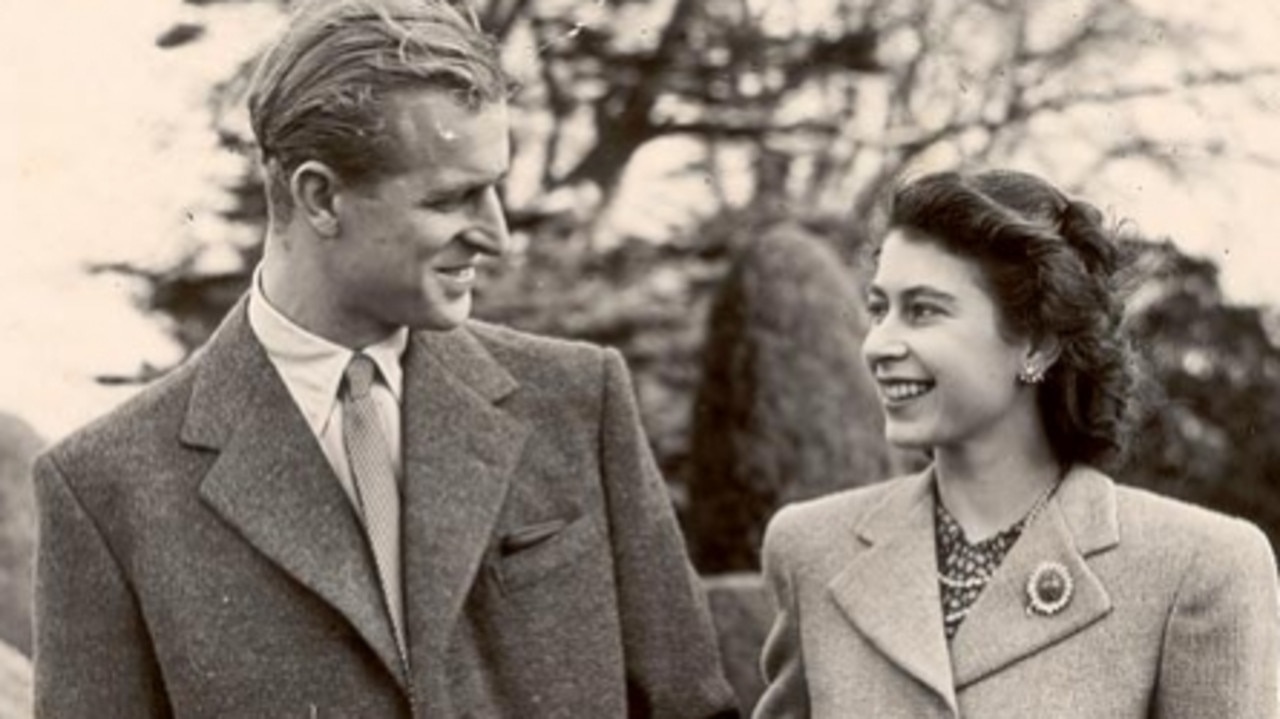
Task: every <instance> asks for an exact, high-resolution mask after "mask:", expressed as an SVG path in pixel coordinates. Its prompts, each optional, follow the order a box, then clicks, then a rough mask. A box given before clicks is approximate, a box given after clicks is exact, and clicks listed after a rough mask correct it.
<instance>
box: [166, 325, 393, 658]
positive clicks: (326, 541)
mask: <svg viewBox="0 0 1280 719" xmlns="http://www.w3.org/2000/svg"><path fill="white" fill-rule="evenodd" d="M202 354H203V355H204V356H203V358H202V359H200V360H199V361H200V365H199V370H198V375H197V377H196V379H195V384H194V387H193V390H192V395H191V403H190V407H189V409H188V414H187V418H186V422H185V424H184V426H183V430H182V438H183V441H185V442H187V443H188V444H191V445H194V446H199V447H205V448H209V449H214V450H217V451H218V453H219V454H218V457H217V459H216V460H215V462H214V464H213V466H212V468H211V469H210V470H209V472H208V473H207V474H206V475H205V477H204V480H203V482H202V483H201V485H200V494H201V496H202V497H203V499H204V501H205V502H207V503H208V504H209V506H210V507H212V508H213V510H214V511H216V512H217V513H218V514H219V515H220V516H221V517H222V518H223V519H224V520H225V521H226V522H227V523H228V524H230V525H231V526H232V527H234V528H235V529H236V530H237V531H239V533H240V534H241V535H242V536H243V537H244V538H245V540H246V541H248V542H249V543H250V544H251V545H253V546H254V547H255V548H256V549H257V550H258V551H259V552H261V553H262V554H263V555H265V556H266V557H268V558H269V559H270V560H271V561H273V562H274V563H275V564H277V565H278V566H280V567H281V568H282V569H283V570H284V571H286V572H288V573H289V574H290V575H291V576H292V577H293V578H294V579H296V580H297V581H298V582H299V583H300V584H302V585H303V586H305V587H307V588H308V589H309V590H311V591H312V592H314V593H315V594H317V595H318V596H319V597H320V598H322V599H323V600H324V601H325V602H327V603H328V604H330V605H331V606H333V607H334V608H335V609H337V610H338V611H339V612H340V613H341V614H342V615H343V616H344V617H346V619H347V621H348V622H350V623H351V625H352V626H353V627H354V628H355V629H356V630H357V631H358V632H359V634H360V635H361V636H362V637H363V638H364V640H365V641H366V642H367V643H368V644H369V646H371V647H372V648H373V649H374V651H375V652H376V653H377V655H378V656H379V658H380V659H381V660H382V662H383V663H384V664H385V665H386V667H387V669H388V671H390V672H391V674H392V675H393V676H395V677H396V678H397V679H399V680H400V681H403V680H404V677H403V671H402V669H401V664H400V661H399V659H398V654H397V650H396V645H395V639H394V636H393V635H392V629H391V624H390V621H389V620H388V618H387V615H386V613H385V611H384V609H383V604H382V600H381V597H380V596H379V594H378V589H377V587H378V584H377V578H376V575H375V574H374V569H373V563H372V560H371V559H370V557H369V555H368V552H367V550H366V543H365V541H364V536H363V534H362V532H361V529H360V527H359V525H358V523H357V520H356V517H355V514H354V512H353V510H352V508H351V503H350V502H349V501H348V499H347V497H346V495H345V494H344V493H343V492H342V489H341V487H340V486H339V484H338V480H337V478H336V477H335V476H334V474H333V470H332V469H331V468H330V467H329V464H328V462H327V460H326V459H325V457H324V454H323V452H322V451H321V449H320V446H319V444H318V443H317V442H316V439H315V437H314V436H313V435H312V434H311V430H310V428H309V427H308V426H307V424H306V421H305V420H304V419H303V417H302V414H301V412H300V411H299V410H298V409H297V406H296V405H295V404H294V402H293V399H292V397H291V396H290V395H289V392H288V389H287V388H286V387H285V385H284V382H283V381H282V380H281V379H280V377H279V375H277V374H276V371H275V368H274V367H273V366H272V365H271V363H270V360H269V359H268V358H267V355H266V352H265V351H264V350H263V349H262V347H261V345H260V344H259V343H258V341H257V339H256V338H255V337H254V336H253V333H252V331H251V330H250V328H249V323H248V319H247V314H246V303H245V301H244V300H242V301H241V302H240V304H238V305H237V306H236V308H235V309H233V310H232V312H231V314H230V315H229V316H228V319H227V321H226V322H225V323H224V324H223V326H222V327H221V328H220V329H219V331H218V333H217V334H216V335H215V337H214V338H213V339H212V340H210V342H209V344H208V345H207V347H206V348H205V350H203V351H202Z"/></svg>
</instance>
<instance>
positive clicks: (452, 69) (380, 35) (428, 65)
mask: <svg viewBox="0 0 1280 719" xmlns="http://www.w3.org/2000/svg"><path fill="white" fill-rule="evenodd" d="M510 86H511V82H510V80H509V79H508V77H507V76H506V74H505V73H504V72H503V70H502V67H501V64H500V62H499V57H498V49H497V46H496V44H495V43H494V42H493V41H492V39H491V38H489V37H488V36H487V35H485V34H484V33H483V32H482V31H481V30H480V27H479V25H478V23H477V21H476V18H475V16H474V14H473V13H471V12H470V10H469V9H468V8H467V7H466V6H465V3H464V2H461V1H457V2H455V1H451V0H313V1H311V2H307V3H304V4H303V5H301V7H299V9H298V10H297V11H296V12H295V14H294V15H293V17H292V18H291V20H290V23H289V26H288V28H287V29H286V30H285V31H284V34H283V35H282V36H281V37H280V38H279V39H278V40H277V41H276V43H275V44H274V45H273V46H272V47H271V48H270V49H269V50H268V51H267V53H266V55H265V56H264V57H263V58H262V60H261V61H260V63H259V64H258V67H257V71H256V72H255V73H254V76H253V79H252V80H251V81H250V86H249V118H250V123H251V125H252V127H253V134H254V137H255V138H256V139H257V143H258V149H259V151H260V154H261V160H262V163H263V168H264V173H265V175H266V180H267V197H268V201H269V204H270V206H271V210H272V214H273V217H275V218H276V219H279V220H282V221H287V220H288V218H289V215H290V213H291V210H292V203H291V199H290V195H289V187H288V182H289V179H288V178H289V176H290V175H291V174H292V173H293V171H294V170H295V169H297V167H298V166H299V165H301V164H302V163H303V162H306V161H308V160H317V161H320V162H323V163H325V164H326V165H327V166H329V167H330V168H332V169H333V170H334V171H335V172H337V173H338V175H339V176H340V177H342V178H343V179H344V180H347V181H349V182H352V183H356V184H358V183H361V182H365V181H368V180H371V179H376V178H378V177H382V176H386V175H390V174H394V173H395V172H396V171H398V170H399V169H400V160H399V159H398V158H399V156H400V154H401V153H400V152H399V147H398V140H397V138H396V137H395V136H394V133H393V132H392V131H391V128H390V127H389V126H388V122H387V117H386V100H387V98H388V97H389V96H390V95H391V94H393V93H395V92H397V91H403V90H410V89H439V90H443V91H446V92H452V93H454V94H455V95H456V96H457V97H458V99H459V101H461V102H465V103H467V104H469V105H471V106H476V107H478V106H480V105H481V104H483V103H489V102H496V101H501V100H505V99H506V97H507V95H508V94H509V92H510Z"/></svg>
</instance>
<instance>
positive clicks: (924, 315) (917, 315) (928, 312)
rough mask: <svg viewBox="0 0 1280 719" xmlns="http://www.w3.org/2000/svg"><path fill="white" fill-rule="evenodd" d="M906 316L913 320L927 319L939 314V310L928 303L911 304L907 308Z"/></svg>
mask: <svg viewBox="0 0 1280 719" xmlns="http://www.w3.org/2000/svg"><path fill="white" fill-rule="evenodd" d="M907 314H908V316H909V317H910V318H911V319H913V320H927V319H930V318H931V317H936V316H937V315H939V314H941V311H940V310H939V309H938V308H937V307H934V306H933V305H928V304H913V305H911V306H910V307H909V308H907Z"/></svg>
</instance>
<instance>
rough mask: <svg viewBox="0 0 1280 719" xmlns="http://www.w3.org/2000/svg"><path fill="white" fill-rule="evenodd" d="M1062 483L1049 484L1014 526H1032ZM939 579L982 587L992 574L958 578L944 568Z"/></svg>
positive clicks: (949, 583)
mask: <svg viewBox="0 0 1280 719" xmlns="http://www.w3.org/2000/svg"><path fill="white" fill-rule="evenodd" d="M1060 484H1062V481H1061V480H1059V481H1056V482H1054V483H1053V484H1051V485H1049V487H1048V489H1046V490H1045V491H1044V492H1042V493H1041V494H1040V496H1039V498H1037V499H1036V502H1035V504H1033V505H1031V510H1030V511H1028V512H1027V515H1026V516H1025V517H1023V518H1022V519H1021V520H1019V521H1018V522H1017V524H1016V525H1014V526H1017V525H1022V529H1024V530H1025V529H1026V528H1027V527H1028V526H1030V525H1031V523H1032V522H1033V521H1035V518H1036V516H1037V515H1039V514H1040V512H1041V511H1042V510H1043V509H1044V508H1045V505H1047V504H1048V503H1049V498H1050V497H1052V496H1053V493H1054V491H1056V490H1057V489H1058V485H1060ZM938 501H939V502H941V501H942V498H941V496H939V497H938ZM938 581H939V582H942V584H943V585H944V586H947V587H950V588H952V589H961V590H965V589H981V588H982V587H985V586H986V585H987V582H989V581H991V575H990V574H979V575H977V576H974V577H969V578H968V579H956V578H955V577H950V576H947V575H946V574H943V572H942V570H938ZM967 612H968V610H964V613H967Z"/></svg>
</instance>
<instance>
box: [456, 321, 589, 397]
mask: <svg viewBox="0 0 1280 719" xmlns="http://www.w3.org/2000/svg"><path fill="white" fill-rule="evenodd" d="M466 330H467V331H468V332H469V333H470V334H471V335H472V336H473V337H475V339H476V340H477V341H478V342H479V343H480V344H481V346H483V347H484V348H485V350H486V351H487V352H489V354H490V355H492V356H493V358H494V359H496V360H497V361H498V362H499V363H500V364H501V365H502V366H503V367H504V368H505V369H506V370H507V371H508V372H510V373H511V374H512V375H513V376H514V377H515V378H516V379H517V380H518V381H520V382H521V383H522V384H523V383H526V382H532V383H536V384H547V383H551V384H553V385H560V384H563V383H566V382H568V383H571V384H576V383H578V382H580V381H582V380H584V379H590V381H591V383H593V384H598V378H599V377H600V374H601V372H602V366H603V362H604V357H605V353H606V350H605V349H604V348H603V347H600V346H599V345H594V344H591V343H589V342H583V341H580V340H570V339H563V338H559V337H548V336H546V335H538V334H533V333H530V332H524V331H521V330H516V329H512V328H510V327H503V326H501V325H495V324H490V323H487V322H480V321H474V320H473V321H471V322H468V323H467V325H466Z"/></svg>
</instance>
